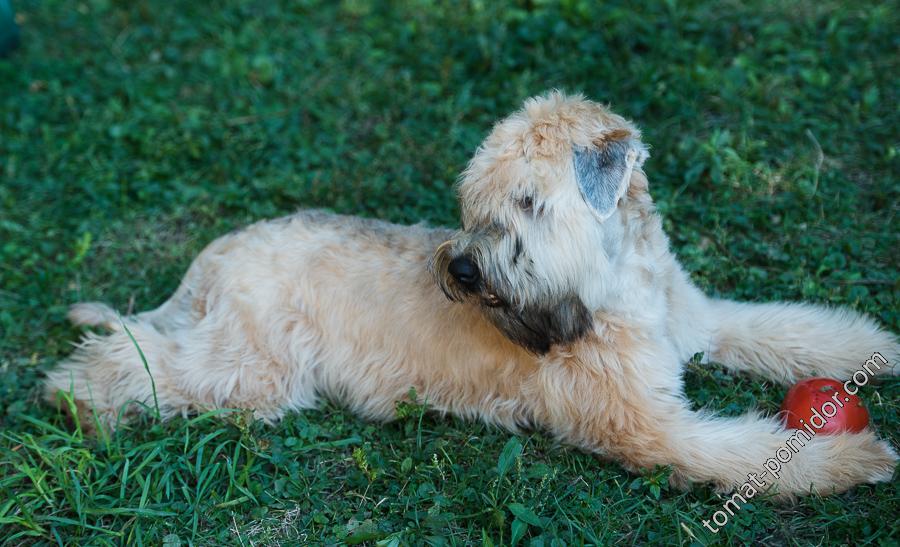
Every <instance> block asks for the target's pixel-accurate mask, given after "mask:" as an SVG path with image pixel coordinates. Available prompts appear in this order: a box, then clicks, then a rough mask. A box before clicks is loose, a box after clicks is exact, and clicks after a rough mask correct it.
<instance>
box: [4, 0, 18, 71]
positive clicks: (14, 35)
mask: <svg viewBox="0 0 900 547" xmlns="http://www.w3.org/2000/svg"><path fill="white" fill-rule="evenodd" d="M18 45H19V25H17V24H16V18H15V16H14V15H13V10H12V6H11V5H10V3H9V0H0V57H4V56H6V55H7V54H9V52H11V51H12V50H14V49H16V46H18Z"/></svg>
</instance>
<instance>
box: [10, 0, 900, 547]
mask: <svg viewBox="0 0 900 547" xmlns="http://www.w3.org/2000/svg"><path fill="white" fill-rule="evenodd" d="M14 4H15V7H16V10H17V12H18V15H19V18H20V22H21V24H22V27H23V47H22V48H21V49H20V50H18V51H17V52H16V53H15V54H14V55H13V56H11V57H9V58H7V59H0V424H2V429H0V493H2V495H0V541H2V542H4V544H8V545H18V544H22V543H38V544H55V543H60V544H69V543H80V544H91V545H103V544H119V543H133V544H143V545H160V544H162V545H177V544H182V545H186V544H192V545H219V544H236V545H267V544H279V543H285V544H297V543H305V542H323V543H335V542H346V543H361V542H369V543H374V542H381V544H382V545H399V544H423V543H430V544H433V545H444V544H467V543H483V544H485V545H500V544H506V545H509V544H513V543H516V542H518V543H519V544H520V545H524V544H532V545H564V544H581V543H592V544H613V543H622V544H685V545H690V544H693V545H706V544H715V543H721V544H729V543H734V544H745V545H759V544H768V545H781V544H791V545H794V544H796V545H806V544H852V545H895V544H896V542H897V541H898V538H900V523H898V521H897V518H896V515H897V514H898V512H900V482H898V480H896V479H895V480H894V481H893V482H891V483H888V484H881V485H877V486H861V487H859V488H856V489H854V490H853V491H851V492H849V493H846V494H844V495H840V496H834V497H830V498H824V499H823V498H818V497H812V498H806V499H803V500H802V501H800V502H799V503H797V504H796V505H790V506H785V505H777V504H774V503H772V502H770V501H768V500H765V499H759V498H756V499H754V500H753V503H752V504H751V505H748V506H747V507H745V508H744V509H742V510H741V511H740V512H739V513H738V516H737V517H736V518H734V519H732V521H731V522H730V523H729V524H728V526H727V527H726V528H725V529H724V530H722V531H721V532H719V534H718V535H716V536H713V535H711V534H710V533H708V532H706V531H705V529H704V528H703V527H702V526H701V524H700V521H701V520H702V519H705V518H709V516H710V515H711V514H712V512H713V511H715V510H717V509H719V508H720V506H721V503H722V500H721V499H720V498H719V497H718V496H717V495H715V494H714V493H713V492H712V491H711V490H710V489H708V488H706V487H703V486H698V487H696V488H694V489H693V490H691V491H689V492H680V491H673V490H671V489H669V488H668V487H667V485H666V481H665V477H666V473H667V471H666V470H665V469H657V470H650V471H648V472H647V473H645V474H643V475H640V476H638V475H632V474H629V473H626V472H625V471H623V470H622V469H621V468H619V467H618V466H617V465H615V464H612V463H604V462H601V461H598V460H596V459H595V458H593V457H590V456H587V455H585V454H582V453H579V452H577V451H575V450H572V449H567V448H565V447H560V446H557V445H555V444H554V443H553V442H552V441H550V440H549V439H548V438H547V437H545V436H544V435H542V434H541V433H539V432H536V433H533V434H529V435H523V436H513V435H510V434H509V433H506V432H503V431H500V430H497V429H495V428H491V427H486V426H483V425H480V424H477V423H475V424H473V423H464V422H461V421H458V420H455V419H452V418H441V417H438V416H434V415H431V414H429V413H427V412H425V408H424V407H423V406H421V405H418V404H415V403H403V404H401V405H399V406H398V416H399V418H398V420H397V421H396V422H394V423H391V424H388V425H376V424H371V423H366V422H364V421H361V420H358V419H357V418H355V417H354V416H353V415H351V414H350V413H348V412H346V411H345V410H343V409H341V408H339V407H335V406H326V407H324V408H322V409H321V410H318V411H314V412H306V413H302V414H296V415H292V416H290V417H289V418H287V419H286V420H284V421H283V422H282V423H280V424H278V425H277V426H274V427H268V426H264V425H262V424H259V423H254V422H252V421H251V420H250V419H249V418H248V416H247V415H246V414H245V413H241V412H217V413H210V414H204V415H202V416H196V417H192V418H188V419H178V420H172V421H170V422H167V423H162V424H161V423H158V422H156V421H155V420H153V419H152V413H151V415H148V416H147V417H145V418H144V419H143V420H142V421H138V422H136V423H134V424H132V425H131V426H129V427H127V428H124V429H122V430H121V431H120V432H118V433H117V434H115V435H113V436H101V437H87V436H85V435H83V434H82V433H81V431H80V430H78V429H74V430H73V428H72V427H71V425H70V424H68V423H67V421H66V420H65V419H64V417H63V416H61V415H60V414H59V413H58V412H57V411H55V410H53V409H51V408H49V407H48V406H47V405H45V404H43V403H41V402H40V401H39V389H38V386H39V382H40V378H41V375H42V373H43V372H44V371H46V370H48V369H49V368H51V367H52V366H53V365H54V364H55V363H56V362H58V361H59V360H60V359H61V358H62V357H64V356H65V355H66V354H67V353H68V352H69V351H70V349H71V343H72V342H73V341H75V340H76V339H77V337H78V332H76V331H75V330H74V329H72V328H71V327H69V326H68V325H67V324H66V322H65V318H64V314H65V309H66V307H67V306H68V305H69V304H71V303H73V302H76V301H81V300H103V301H106V302H109V303H111V304H113V305H115V306H116V307H117V308H119V309H121V310H128V309H130V308H132V307H133V308H134V309H136V310H140V309H148V308H151V307H154V306H156V305H158V304H159V303H161V302H162V301H163V300H164V299H165V298H166V296H167V295H168V294H170V293H171V292H172V291H173V290H174V289H175V287H176V285H177V283H178V281H179V279H180V276H181V275H182V273H183V272H184V270H185V268H186V267H187V265H188V263H189V261H190V260H191V258H192V257H193V256H194V255H195V254H196V253H197V252H198V251H199V250H200V249H201V248H202V247H203V245H204V244H206V243H207V242H209V241H211V240H212V239H214V238H215V237H216V236H218V235H220V234H223V233H225V232H226V231H228V230H230V229H232V228H235V227H238V226H241V225H243V224H246V223H248V222H250V221H252V220H256V219H261V218H267V217H273V216H276V215H281V214H286V213H289V212H291V211H294V210H295V209H297V208H299V207H324V208H328V209H331V210H334V211H339V212H344V213H353V214H359V215H365V216H375V217H381V218H386V219H389V220H392V221H397V222H407V223H410V222H418V221H421V220H425V221H427V222H429V223H432V224H442V225H449V226H453V225H455V224H456V222H457V220H456V219H457V214H458V211H457V208H456V205H455V202H454V195H453V189H452V187H453V183H454V180H455V178H456V176H457V173H459V172H460V171H461V169H462V168H463V166H464V165H465V162H466V160H467V158H468V157H469V156H470V155H471V153H472V152H473V150H474V148H475V147H476V146H477V144H478V143H479V141H480V140H481V139H482V138H483V136H484V135H485V134H486V132H487V131H488V130H489V128H490V125H491V123H492V122H493V121H495V120H496V119H498V118H499V117H501V116H503V115H505V114H506V113H508V112H509V111H511V110H512V109H514V108H515V107H516V106H517V105H519V104H520V102H521V101H522V100H523V99H524V98H525V97H527V96H530V95H533V94H536V93H539V92H542V91H544V90H546V89H548V88H551V87H560V88H564V89H567V90H573V91H574V90H577V91H583V92H585V93H586V94H587V95H589V96H590V97H592V98H595V99H600V100H604V101H609V102H610V103H612V105H613V107H614V108H615V109H616V110H617V111H618V112H621V113H623V114H625V115H627V116H629V117H630V118H632V119H635V120H636V121H638V123H639V124H640V125H642V127H643V128H644V133H645V140H646V142H648V143H649V144H651V145H652V154H653V157H652V158H651V160H650V161H649V162H648V164H647V165H646V169H647V171H648V173H649V176H650V181H651V191H652V194H653V196H654V198H655V199H656V202H657V203H658V205H659V208H660V210H661V212H662V214H663V215H664V216H665V219H666V221H665V224H666V229H667V230H668V232H669V233H670V235H671V237H672V243H673V246H674V248H675V250H676V252H677V253H678V255H679V257H680V259H681V260H682V262H683V263H684V264H685V266H686V267H687V268H688V269H689V270H690V271H691V272H692V274H693V277H694V279H695V280H696V281H697V282H698V283H699V284H700V285H701V286H703V287H705V288H707V289H709V290H710V291H713V292H716V293H718V294H721V295H726V296H729V297H733V298H740V299H748V300H756V301H765V300H772V299H787V300H801V299H802V300H807V301H814V302H822V303H831V304H836V305H843V306H850V307H853V308H855V309H857V310H860V311H864V312H867V313H870V314H872V315H874V316H875V317H877V318H878V319H879V320H880V321H881V322H883V323H884V324H885V325H887V326H888V327H889V328H891V329H892V330H893V331H894V332H897V331H900V290H898V289H900V283H898V275H897V272H898V267H897V266H898V264H897V261H898V255H897V249H898V247H900V245H898V243H900V241H898V235H897V230H896V222H897V212H898V207H900V206H898V203H900V184H898V180H897V173H898V167H900V165H898V162H900V159H898V155H900V150H898V144H897V142H898V141H897V129H896V128H897V127H898V126H900V115H898V110H897V104H898V100H897V99H898V96H897V95H898V92H897V90H898V89H900V85H898V84H900V81H898V78H897V73H898V68H900V66H898V65H900V63H898V55H897V51H898V46H900V38H898V35H897V32H896V29H897V28H898V26H900V25H898V23H900V21H898V13H900V9H898V5H897V3H896V2H859V3H843V2H836V1H830V0H824V1H812V0H797V1H794V2H789V3H788V2H783V3H782V2H778V3H769V2H756V1H748V2H736V1H733V0H726V1H725V2H700V1H682V2H678V1H676V0H670V1H667V2H660V3H652V4H649V5H642V6H640V7H637V6H633V5H629V4H627V3H624V2H619V1H613V2H608V3H604V4H602V5H599V4H597V5H595V3H593V2H588V1H577V0H569V1H565V2H561V3H559V4H556V3H551V2H547V1H539V0H534V1H529V2H520V3H515V4H509V5H505V4H502V3H500V2H475V1H472V2H464V3H459V4H455V3H454V4H438V3H436V2H431V1H427V0H416V1H410V2H391V3H387V2H372V3H370V2H365V1H362V0H344V1H340V2H337V1H335V2H317V1H313V0H306V1H297V2H276V1H272V2H238V1H231V0H219V1H217V2H215V3H212V4H211V5H205V3H199V2H197V3H194V2H185V1H181V2H144V1H134V2H124V1H116V0H84V1H82V2H58V1H45V2H37V1H36V0H21V1H18V2H14ZM876 349H878V348H873V350H876ZM688 370H689V372H688V376H687V384H688V391H689V395H690V396H691V398H692V400H693V401H694V402H695V403H696V406H698V407H700V406H708V407H711V408H715V409H718V410H721V411H722V412H724V413H726V414H737V413H740V412H743V411H745V410H748V409H751V408H760V409H762V410H763V411H766V412H774V411H776V410H777V408H778V404H779V402H780V400H781V397H782V396H783V394H784V390H783V389H782V388H781V387H779V386H774V385H771V384H768V383H767V382H764V381H763V380H761V379H760V378H756V377H750V376H742V375H726V374H725V373H724V372H723V370H722V369H720V368H716V367H701V366H699V365H696V364H691V365H689V368H688ZM863 394H864V397H865V399H866V400H867V402H868V406H869V408H870V411H871V414H872V417H873V422H874V426H875V427H876V428H877V429H878V431H879V432H880V434H881V435H883V436H885V437H887V438H890V439H892V440H893V442H894V443H895V444H896V443H897V441H898V438H900V417H898V414H900V403H898V400H900V398H898V395H900V382H898V381H896V380H886V381H883V382H881V383H880V384H878V385H877V386H874V387H869V388H867V389H866V390H865V391H864V393H863Z"/></svg>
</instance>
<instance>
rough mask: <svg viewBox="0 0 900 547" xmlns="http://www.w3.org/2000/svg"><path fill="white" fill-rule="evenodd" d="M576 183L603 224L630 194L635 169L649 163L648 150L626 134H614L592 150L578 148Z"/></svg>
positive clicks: (607, 134) (623, 132) (619, 132)
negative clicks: (629, 188)
mask: <svg viewBox="0 0 900 547" xmlns="http://www.w3.org/2000/svg"><path fill="white" fill-rule="evenodd" d="M574 152H575V154H574V155H575V181H576V182H577V183H578V188H579V189H580V190H581V195H582V197H583V198H584V201H586V202H587V204H588V205H590V207H591V209H592V210H593V211H594V213H595V214H596V215H597V217H599V218H600V220H601V221H603V220H606V219H607V218H609V217H610V216H611V215H612V214H613V213H614V212H615V210H616V205H617V204H618V203H619V199H621V198H622V196H624V195H625V192H626V191H627V190H628V181H629V180H630V179H631V172H632V171H633V170H634V168H635V167H640V166H641V164H643V163H644V160H645V159H647V156H648V154H647V148H646V147H645V146H644V144H643V143H642V142H641V141H640V140H638V138H637V137H635V136H634V135H632V134H631V132H629V131H626V130H614V131H611V132H609V133H606V134H605V135H603V136H602V137H600V138H598V139H595V140H594V142H593V143H592V145H591V146H589V147H586V148H585V147H577V146H576V147H575V151H574Z"/></svg>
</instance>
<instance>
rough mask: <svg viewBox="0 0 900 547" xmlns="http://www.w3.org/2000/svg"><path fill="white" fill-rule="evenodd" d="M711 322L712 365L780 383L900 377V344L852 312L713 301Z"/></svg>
mask: <svg viewBox="0 0 900 547" xmlns="http://www.w3.org/2000/svg"><path fill="white" fill-rule="evenodd" d="M708 320H709V321H710V323H709V325H710V335H711V336H710V344H709V349H710V355H709V357H710V360H712V361H715V362H719V363H722V364H724V365H726V366H728V367H730V368H733V369H736V370H746V371H750V372H756V373H759V374H763V375H765V376H767V377H769V378H771V379H772V380H775V381H780V382H785V383H790V382H793V381H795V380H797V379H799V378H803V377H809V376H820V375H823V376H830V377H834V378H838V379H841V380H847V379H849V378H850V376H851V375H852V374H853V373H854V372H856V371H858V370H863V369H865V370H866V371H867V372H868V374H895V375H896V374H900V344H898V342H897V338H896V337H895V336H894V335H893V334H891V333H890V332H888V331H886V330H884V329H882V328H881V327H879V326H878V324H877V323H876V322H875V321H874V320H872V319H871V318H869V317H867V316H865V315H862V314H859V313H856V312H854V311H852V310H849V309H835V308H826V307H824V306H816V305H810V304H793V303H780V302H778V303H770V304H747V303H739V302H731V301H728V300H710V304H709V307H708ZM876 353H877V356H876Z"/></svg>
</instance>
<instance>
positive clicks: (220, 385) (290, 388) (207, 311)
mask: <svg viewBox="0 0 900 547" xmlns="http://www.w3.org/2000/svg"><path fill="white" fill-rule="evenodd" d="M646 157H647V151H646V149H645V147H644V145H643V144H642V143H641V140H640V134H639V132H638V130H637V129H636V128H635V127H634V126H633V125H632V124H631V123H629V122H627V121H626V120H624V119H623V118H621V117H619V116H617V115H615V114H613V113H611V112H610V111H609V110H607V109H606V108H605V107H603V106H601V105H599V104H596V103H593V102H590V101H587V100H585V99H583V98H582V97H580V96H571V97H567V96H564V95H562V94H560V93H550V94H548V95H546V96H543V97H538V98H535V99H531V100H529V101H527V102H526V103H525V106H524V108H523V109H522V110H520V111H519V112H516V113H515V114H513V115H512V116H510V117H509V118H507V119H505V120H503V121H502V122H500V123H499V124H497V126H496V127H495V128H494V129H493V131H492V132H491V134H490V135H489V136H488V137H487V139H486V140H485V142H484V143H483V144H482V146H481V147H480V148H479V149H478V151H477V152H476V153H475V156H474V158H473V159H472V161H471V163H470V165H469V167H468V169H467V170H466V172H465V175H464V177H463V179H462V181H461V184H460V199H461V205H462V225H463V229H462V231H460V232H457V233H454V232H451V231H448V230H443V229H430V228H427V227H424V226H411V227H410V226H396V225H392V224H388V223H385V222H380V221H376V220H363V219H359V218H349V217H342V216H335V215H329V214H325V213H322V212H302V213H299V214H296V215H293V216H290V217H287V218H283V219H279V220H275V221H268V222H260V223H258V224H254V225H252V226H250V227H248V228H246V229H245V230H243V231H240V232H237V233H233V234H229V235H226V236H224V237H222V238H220V239H218V240H216V241H214V242H213V243H212V244H210V245H209V246H208V247H207V248H206V249H205V250H204V251H203V252H202V253H201V254H200V256H199V257H197V259H196V260H195V261H194V263H193V264H192V265H191V267H190V269H189V270H188V272H187V274H186V275H185V277H184V280H183V281H182V283H181V286H180V287H179V288H178V290H177V291H176V292H175V294H174V295H173V296H172V297H171V298H170V299H169V300H168V301H167V302H166V303H164V304H163V305H162V306H161V307H159V308H158V309H156V310H153V311H149V312H145V313H140V314H137V315H133V316H129V317H125V318H123V319H121V320H120V319H119V316H118V315H117V314H116V313H115V312H114V311H113V310H111V309H110V308H108V307H106V306H104V305H102V304H91V303H88V304H78V305H76V306H74V307H73V308H72V311H71V314H70V317H71V319H72V320H73V321H74V322H75V323H77V324H82V325H95V326H104V327H106V328H108V329H109V330H110V332H109V333H108V334H107V335H104V336H100V335H96V334H88V335H87V336H86V337H85V338H84V340H83V341H82V342H81V344H80V345H79V346H78V348H77V350H76V351H75V353H74V354H73V355H72V356H71V358H70V359H69V360H68V361H66V362H64V363H62V364H61V365H60V366H59V367H58V368H57V369H56V370H55V371H53V372H51V373H50V375H49V377H48V380H47V391H48V394H49V395H50V396H54V395H55V394H56V393H57V392H58V391H64V392H69V393H71V395H72V396H73V398H74V400H75V401H77V405H78V408H79V410H80V413H84V412H87V410H88V409H89V408H90V409H93V410H94V411H96V413H97V416H98V417H99V418H100V420H101V422H102V423H104V424H107V425H110V426H114V424H115V423H117V421H118V420H119V419H121V417H122V415H123V414H122V413H123V412H125V411H127V410H128V409H131V410H135V409H137V408H139V405H134V404H133V403H134V402H140V403H144V404H151V405H152V404H153V388H152V384H151V381H150V380H151V379H150V375H148V371H147V370H145V367H144V365H143V364H142V361H141V359H140V357H139V354H138V351H137V348H136V344H137V346H139V347H140V349H141V350H142V351H143V354H144V355H145V356H146V361H147V363H148V368H149V372H150V373H151V374H152V377H153V380H154V382H155V390H156V394H157V396H158V401H159V406H160V409H161V411H162V413H163V415H164V416H173V415H178V414H184V413H188V412H193V411H197V410H200V409H210V408H220V407H243V408H251V409H254V411H255V412H256V414H257V415H258V416H259V417H260V418H262V419H264V420H268V421H271V420H276V419H278V418H280V417H281V416H282V415H284V413H285V412H289V411H292V410H298V409H303V408H310V407H313V406H315V405H316V403H317V401H318V400H319V399H320V398H321V397H329V398H333V399H335V400H337V401H340V402H342V403H343V404H345V405H348V406H349V407H350V408H352V409H353V410H354V411H355V412H357V413H358V414H359V415H361V416H364V417H366V418H370V419H374V420H389V419H391V418H392V417H393V415H394V408H395V402H396V401H398V400H402V399H404V398H405V397H406V394H407V392H408V391H409V389H410V388H411V387H414V388H415V389H416V390H417V392H418V393H420V394H422V396H423V397H424V398H427V400H428V402H429V404H430V405H431V406H432V407H433V408H434V409H436V410H438V411H440V412H450V413H454V414H457V415H461V416H465V417H468V418H473V419H481V420H484V421H487V422H490V423H493V424H498V425H500V426H503V427H506V428H509V429H511V430H517V429H518V428H520V427H537V428H541V429H544V430H546V431H548V432H550V433H551V434H553V435H555V436H556V437H557V438H559V439H561V440H563V441H565V442H567V443H570V444H573V445H577V446H579V447H581V448H583V449H585V450H588V451H591V452H595V453H598V454H602V455H603V456H606V457H610V458H614V459H616V460H618V461H619V462H621V463H622V464H623V465H625V466H626V467H628V468H629V469H638V468H645V467H652V466H654V465H657V464H663V465H671V466H672V468H673V475H672V477H673V480H674V481H675V482H677V483H679V484H687V483H689V482H711V483H714V484H715V485H717V486H718V487H720V488H722V489H730V488H733V487H734V486H735V485H738V484H740V483H743V482H745V481H746V480H747V474H748V472H751V471H758V470H759V469H760V467H761V466H762V464H763V462H764V461H766V460H767V459H768V458H771V457H772V456H773V455H774V454H775V451H776V450H777V449H778V448H779V447H782V446H783V445H784V443H785V440H786V438H787V437H788V436H789V433H788V432H787V431H786V430H785V429H784V428H783V426H782V425H781V424H780V422H779V421H777V420H775V419H771V418H763V417H759V416H757V415H747V416H743V417H739V418H720V417H715V416H713V415H710V414H708V413H705V412H695V411H692V410H691V409H690V404H689V402H688V401H687V400H686V399H685V397H684V395H683V394H682V380H681V375H682V372H683V363H684V362H685V361H686V360H688V359H689V358H690V357H691V356H692V355H693V354H694V353H695V352H700V351H703V352H705V353H706V355H708V357H709V358H710V359H711V360H713V361H716V362H719V363H723V364H725V365H726V366H729V367H731V368H733V369H735V370H742V371H750V372H757V373H760V374H762V375H764V376H766V377H768V378H771V379H773V380H776V381H779V382H790V381H792V380H794V379H796V378H800V377H804V376H810V375H814V374H823V375H827V376H833V377H838V378H846V377H849V375H850V374H851V373H852V372H853V371H855V370H857V369H858V368H859V366H860V365H861V364H862V363H863V362H865V360H866V359H867V358H868V357H869V356H870V355H872V353H873V352H874V351H878V352H880V353H881V354H883V355H885V356H886V357H887V358H888V360H889V361H890V363H891V365H894V364H896V361H897V359H898V358H900V345H898V343H897V340H896V339H895V337H894V336H893V335H892V334H890V333H888V332H886V331H884V330H882V329H880V328H879V327H878V326H877V325H876V324H875V322H873V321H872V320H871V319H868V318H866V317H864V316H861V315H859V314H856V313H854V312H852V311H849V310H835V309H828V308H823V307H819V306H811V305H803V304H784V303H771V304H741V303H737V302H731V301H727V300H719V299H713V298H709V297H707V296H705V295H704V294H702V293H701V292H700V291H699V290H698V289H697V288H695V287H694V285H693V284H692V283H691V282H690V280H689V278H688V276H687V275H686V274H685V273H684V271H683V270H682V269H681V268H680V267H679V265H678V263H677V262H676V260H675V257H674V256H673V254H672V252H671V251H670V250H669V245H668V241H667V239H666V236H665V235H664V233H663V231H662V228H661V222H660V218H659V216H658V215H657V213H656V212H655V211H654V208H653V203H652V200H651V198H650V195H649V194H648V191H647V178H646V176H645V174H644V172H643V171H642V168H641V166H642V164H643V162H644V160H645V158H646ZM448 298H449V299H448ZM123 325H124V326H127V330H126V329H125V328H124V327H123ZM129 333H130V334H131V335H133V337H134V342H133V341H132V340H131V336H130V335H129ZM135 342H136V344H135ZM890 370H891V368H890V367H883V368H882V369H881V372H888V371H890ZM896 461H897V455H896V453H895V452H894V450H893V449H892V448H891V446H890V445H889V444H888V443H886V442H884V441H881V440H879V439H878V438H877V437H876V436H875V434H874V433H873V432H871V431H865V432H862V433H857V434H849V433H845V434H840V435H836V436H828V437H826V436H821V435H820V436H816V437H813V438H812V439H810V440H809V441H808V442H807V443H806V446H804V447H803V448H802V449H800V450H799V451H797V452H796V453H795V454H793V460H792V461H791V462H790V463H788V464H785V466H784V469H783V472H782V474H781V477H780V479H779V480H778V481H774V483H776V484H777V485H778V491H779V492H780V493H781V495H792V494H802V493H806V492H809V491H810V490H812V491H816V492H821V493H828V492H832V491H841V490H845V489H847V488H850V487H851V486H853V485H855V484H858V483H862V482H873V481H883V480H888V479H890V477H891V475H892V473H893V470H894V465H895V463H896Z"/></svg>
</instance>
